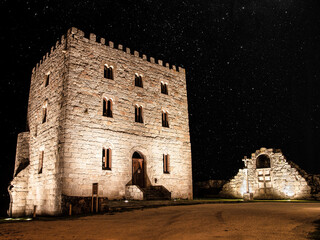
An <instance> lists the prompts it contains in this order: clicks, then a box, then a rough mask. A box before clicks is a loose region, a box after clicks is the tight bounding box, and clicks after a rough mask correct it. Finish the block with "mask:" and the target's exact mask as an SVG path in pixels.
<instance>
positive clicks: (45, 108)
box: [42, 100, 48, 123]
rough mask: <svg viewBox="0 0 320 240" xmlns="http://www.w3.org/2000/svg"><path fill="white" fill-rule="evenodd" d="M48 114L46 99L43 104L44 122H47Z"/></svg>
mask: <svg viewBox="0 0 320 240" xmlns="http://www.w3.org/2000/svg"><path fill="white" fill-rule="evenodd" d="M47 115H48V101H47V100H46V101H45V102H44V103H43V105H42V123H45V122H46V121H47Z"/></svg>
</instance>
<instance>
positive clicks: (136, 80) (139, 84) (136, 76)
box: [134, 74, 143, 88]
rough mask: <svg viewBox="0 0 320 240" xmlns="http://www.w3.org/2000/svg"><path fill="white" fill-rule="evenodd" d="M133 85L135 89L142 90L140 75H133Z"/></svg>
mask: <svg viewBox="0 0 320 240" xmlns="http://www.w3.org/2000/svg"><path fill="white" fill-rule="evenodd" d="M134 85H135V86H136V87H141V88H143V84H142V76H141V75H138V74H135V79H134Z"/></svg>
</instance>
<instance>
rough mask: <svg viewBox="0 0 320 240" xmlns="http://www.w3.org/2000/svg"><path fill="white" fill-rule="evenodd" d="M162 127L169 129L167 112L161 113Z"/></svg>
mask: <svg viewBox="0 0 320 240" xmlns="http://www.w3.org/2000/svg"><path fill="white" fill-rule="evenodd" d="M162 127H169V120H168V112H167V111H164V110H163V111H162Z"/></svg>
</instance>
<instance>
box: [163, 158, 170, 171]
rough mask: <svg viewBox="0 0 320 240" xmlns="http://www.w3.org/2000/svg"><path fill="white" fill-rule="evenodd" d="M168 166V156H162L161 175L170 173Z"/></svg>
mask: <svg viewBox="0 0 320 240" xmlns="http://www.w3.org/2000/svg"><path fill="white" fill-rule="evenodd" d="M169 165H170V158H169V154H163V173H170V169H169Z"/></svg>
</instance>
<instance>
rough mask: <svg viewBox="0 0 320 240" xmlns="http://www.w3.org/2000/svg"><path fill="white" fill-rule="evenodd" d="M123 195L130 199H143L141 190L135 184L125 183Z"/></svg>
mask: <svg viewBox="0 0 320 240" xmlns="http://www.w3.org/2000/svg"><path fill="white" fill-rule="evenodd" d="M125 197H126V199H130V200H143V191H142V190H141V189H140V188H139V187H138V186H136V185H127V186H126V194H125Z"/></svg>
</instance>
